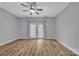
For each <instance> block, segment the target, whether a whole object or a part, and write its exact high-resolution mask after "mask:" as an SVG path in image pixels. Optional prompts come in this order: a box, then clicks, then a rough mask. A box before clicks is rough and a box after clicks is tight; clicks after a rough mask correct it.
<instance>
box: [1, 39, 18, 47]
mask: <svg viewBox="0 0 79 59" xmlns="http://www.w3.org/2000/svg"><path fill="white" fill-rule="evenodd" d="M17 39H18V38H15V39H12V40H9V41H7V42H3V43H0V46H2V45H5V44H7V43H10V42H12V41H15V40H17Z"/></svg>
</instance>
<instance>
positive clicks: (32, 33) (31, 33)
mask: <svg viewBox="0 0 79 59" xmlns="http://www.w3.org/2000/svg"><path fill="white" fill-rule="evenodd" d="M29 36H30V37H31V38H36V25H35V24H30V25H29Z"/></svg>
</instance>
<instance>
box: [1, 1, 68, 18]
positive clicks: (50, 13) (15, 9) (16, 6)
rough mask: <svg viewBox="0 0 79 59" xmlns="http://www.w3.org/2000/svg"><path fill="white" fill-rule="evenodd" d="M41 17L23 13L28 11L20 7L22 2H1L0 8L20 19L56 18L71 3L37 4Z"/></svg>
mask: <svg viewBox="0 0 79 59" xmlns="http://www.w3.org/2000/svg"><path fill="white" fill-rule="evenodd" d="M37 4H38V7H39V8H43V11H39V14H40V15H35V14H34V15H30V11H28V12H22V10H24V9H27V8H25V7H23V6H21V5H20V2H0V7H1V8H3V9H5V10H6V11H8V12H10V13H12V14H14V15H16V16H18V17H26V16H27V17H56V16H57V15H58V14H59V13H60V12H61V11H62V10H63V9H64V8H66V7H67V6H68V5H69V2H37Z"/></svg>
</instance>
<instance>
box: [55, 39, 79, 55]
mask: <svg viewBox="0 0 79 59" xmlns="http://www.w3.org/2000/svg"><path fill="white" fill-rule="evenodd" d="M56 40H57V39H56ZM57 41H58V42H59V43H61V44H62V45H64V46H65V47H67V48H68V49H69V50H71V51H72V52H74V53H75V54H77V55H79V52H78V51H79V49H73V48H71V47H69V46H68V45H66V44H64V43H63V42H62V41H59V40H57Z"/></svg>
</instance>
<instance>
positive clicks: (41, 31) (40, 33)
mask: <svg viewBox="0 0 79 59" xmlns="http://www.w3.org/2000/svg"><path fill="white" fill-rule="evenodd" d="M43 37H44V25H43V24H38V38H43Z"/></svg>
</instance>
